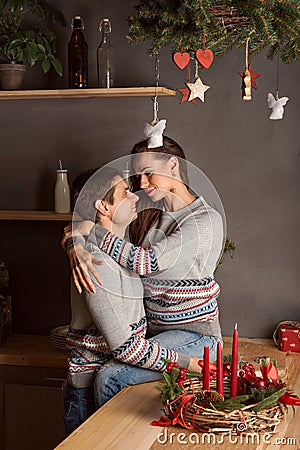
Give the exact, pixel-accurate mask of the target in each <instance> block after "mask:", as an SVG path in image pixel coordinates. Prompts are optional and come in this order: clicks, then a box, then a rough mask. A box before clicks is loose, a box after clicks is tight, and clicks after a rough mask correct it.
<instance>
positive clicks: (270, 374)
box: [260, 363, 278, 381]
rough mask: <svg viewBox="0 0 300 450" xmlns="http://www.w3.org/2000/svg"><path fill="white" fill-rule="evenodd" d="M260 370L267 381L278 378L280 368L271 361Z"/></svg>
mask: <svg viewBox="0 0 300 450" xmlns="http://www.w3.org/2000/svg"><path fill="white" fill-rule="evenodd" d="M260 371H261V374H262V376H263V379H264V380H265V381H269V378H271V380H272V381H277V380H278V370H277V368H276V367H275V366H274V364H272V363H269V364H268V365H267V366H261V368H260Z"/></svg>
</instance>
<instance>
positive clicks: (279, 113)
mask: <svg viewBox="0 0 300 450" xmlns="http://www.w3.org/2000/svg"><path fill="white" fill-rule="evenodd" d="M278 85H279V58H278V57H277V71H276V95H275V97H274V95H273V94H271V92H269V94H268V100H267V101H268V107H269V108H270V109H272V111H271V114H270V117H269V118H270V119H271V120H280V119H282V118H283V114H284V106H285V105H286V104H287V102H288V101H289V98H288V97H281V98H279V94H278Z"/></svg>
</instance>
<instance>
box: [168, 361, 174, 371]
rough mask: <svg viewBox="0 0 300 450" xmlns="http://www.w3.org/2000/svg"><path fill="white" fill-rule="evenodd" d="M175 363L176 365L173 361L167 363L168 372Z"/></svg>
mask: <svg viewBox="0 0 300 450" xmlns="http://www.w3.org/2000/svg"><path fill="white" fill-rule="evenodd" d="M173 365H174V363H172V362H171V363H168V364H167V367H166V369H167V371H168V372H171V371H172V368H173Z"/></svg>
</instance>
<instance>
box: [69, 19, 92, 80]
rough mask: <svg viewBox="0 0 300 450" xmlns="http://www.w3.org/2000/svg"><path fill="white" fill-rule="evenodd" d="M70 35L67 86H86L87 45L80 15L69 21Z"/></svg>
mask: <svg viewBox="0 0 300 450" xmlns="http://www.w3.org/2000/svg"><path fill="white" fill-rule="evenodd" d="M71 27H72V30H73V32H72V35H71V39H70V42H69V43H68V74H69V76H68V87H69V88H87V87H88V45H87V43H86V41H85V39H84V34H83V31H82V30H83V29H84V24H83V20H82V18H81V17H80V16H75V17H74V18H73V19H72V23H71Z"/></svg>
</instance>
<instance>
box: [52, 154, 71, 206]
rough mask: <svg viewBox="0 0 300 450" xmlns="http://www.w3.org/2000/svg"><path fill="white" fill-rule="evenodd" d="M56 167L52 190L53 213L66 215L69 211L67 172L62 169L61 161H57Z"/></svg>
mask: <svg viewBox="0 0 300 450" xmlns="http://www.w3.org/2000/svg"><path fill="white" fill-rule="evenodd" d="M58 166H59V168H58V170H57V171H56V172H57V176H56V184H55V189H54V203H55V212H57V213H68V212H70V210H71V205H70V187H69V183H68V170H67V169H63V167H62V162H61V160H59V161H58Z"/></svg>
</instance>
